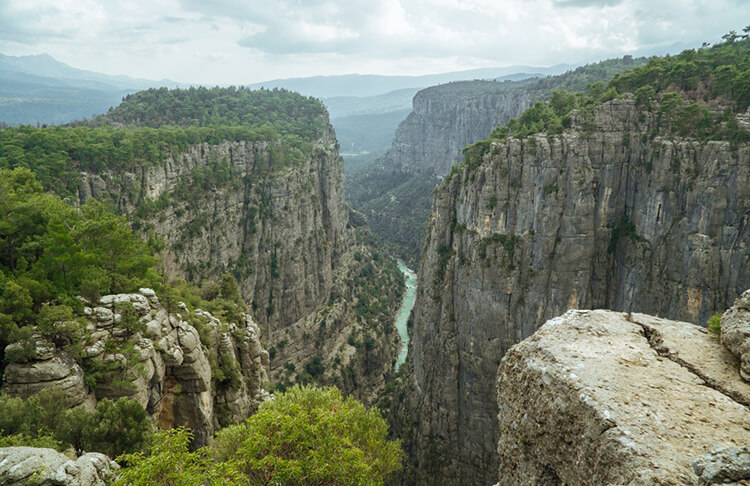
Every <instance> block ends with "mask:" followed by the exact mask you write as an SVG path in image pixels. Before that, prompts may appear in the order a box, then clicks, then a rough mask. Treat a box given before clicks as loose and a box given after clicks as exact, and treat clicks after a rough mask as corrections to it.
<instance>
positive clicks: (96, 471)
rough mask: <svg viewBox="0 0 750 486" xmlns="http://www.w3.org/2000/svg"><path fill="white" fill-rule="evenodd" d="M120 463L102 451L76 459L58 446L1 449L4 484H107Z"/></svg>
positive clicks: (0, 481) (0, 470) (0, 476)
mask: <svg viewBox="0 0 750 486" xmlns="http://www.w3.org/2000/svg"><path fill="white" fill-rule="evenodd" d="M117 469H119V466H118V465H117V463H116V462H114V461H113V460H111V459H110V458H109V457H107V456H105V455H104V454H100V453H98V452H92V453H88V454H84V455H82V456H81V457H79V458H78V459H76V460H72V459H70V458H69V457H68V456H66V455H64V454H61V453H59V452H57V451H56V450H54V449H43V448H37V447H2V448H0V485H4V486H15V485H32V484H33V485H35V486H53V485H54V486H104V485H105V484H107V482H108V479H110V478H111V477H112V475H113V473H114V472H115V471H117Z"/></svg>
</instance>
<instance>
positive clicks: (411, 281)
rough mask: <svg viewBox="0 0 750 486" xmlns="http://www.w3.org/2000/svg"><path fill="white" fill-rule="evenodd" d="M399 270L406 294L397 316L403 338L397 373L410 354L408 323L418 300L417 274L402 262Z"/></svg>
mask: <svg viewBox="0 0 750 486" xmlns="http://www.w3.org/2000/svg"><path fill="white" fill-rule="evenodd" d="M398 269H399V270H401V273H403V274H404V278H405V279H406V292H405V293H404V300H402V301H401V307H400V308H399V310H398V314H397V315H396V330H397V331H398V335H399V337H400V338H401V351H399V353H398V358H396V371H398V369H399V368H400V367H401V365H402V364H404V362H406V355H407V354H409V329H408V326H407V323H408V322H409V314H411V310H412V308H413V307H414V301H416V300H417V274H416V273H414V272H413V271H412V270H411V269H410V268H408V267H407V266H406V265H404V262H402V261H400V260H399V262H398Z"/></svg>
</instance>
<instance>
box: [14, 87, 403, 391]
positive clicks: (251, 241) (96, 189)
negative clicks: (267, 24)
mask: <svg viewBox="0 0 750 486" xmlns="http://www.w3.org/2000/svg"><path fill="white" fill-rule="evenodd" d="M89 125H93V127H92V126H87V125H83V126H77V127H67V128H58V129H49V130H36V131H35V130H33V129H22V130H16V131H12V132H9V133H5V134H4V135H5V140H4V142H5V143H4V146H5V150H4V151H3V152H2V153H1V154H0V156H4V159H0V160H5V161H6V163H8V164H9V165H11V166H13V165H14V164H23V163H28V162H27V160H28V157H31V156H30V155H29V153H30V152H31V150H30V149H29V148H28V147H29V145H32V147H36V150H37V151H39V152H43V156H42V159H43V160H44V161H45V164H44V167H39V168H37V173H38V174H40V175H39V177H40V178H41V179H42V180H43V182H45V184H46V185H47V186H48V187H50V188H53V189H54V190H55V191H57V192H59V193H61V194H63V195H70V197H71V199H73V200H76V201H78V202H80V203H83V202H84V201H86V200H87V199H89V198H91V197H94V198H97V199H104V200H108V201H110V202H111V203H112V204H113V205H114V206H115V207H116V208H118V210H119V211H121V212H122V213H124V214H126V215H128V217H129V218H130V219H132V220H133V222H134V223H133V224H134V227H135V228H137V229H139V230H140V231H141V232H142V233H143V235H144V237H148V236H149V235H151V236H156V237H158V238H159V239H160V240H161V241H162V242H163V251H162V255H161V256H162V261H163V266H164V271H165V272H166V274H167V275H168V276H170V277H172V278H184V279H186V280H188V281H190V282H193V283H195V284H201V283H210V282H211V281H217V280H218V279H219V277H220V276H221V275H222V274H224V273H230V274H232V275H233V276H234V277H235V278H236V279H237V281H238V283H239V287H240V291H241V294H242V296H243V297H244V299H245V301H246V302H247V303H248V304H249V305H250V306H251V311H252V314H253V316H254V318H255V319H256V320H257V321H258V322H259V324H261V326H262V327H264V329H265V334H264V339H265V340H266V343H267V345H268V346H271V347H272V348H273V349H276V350H277V352H278V350H280V349H282V350H283V349H286V351H285V352H278V355H276V356H272V360H271V369H270V372H271V378H272V380H273V381H276V382H278V383H279V384H280V386H282V387H283V386H286V385H287V384H289V383H290V382H294V381H300V382H306V381H316V382H319V383H324V382H325V383H335V384H339V385H340V386H341V387H342V388H343V389H344V390H345V391H347V392H350V393H354V394H355V395H357V396H358V397H360V398H364V399H367V398H369V397H370V396H371V395H372V394H373V393H375V392H376V391H377V389H378V388H379V387H381V386H382V385H383V383H384V380H385V377H386V376H387V375H388V374H390V373H391V370H392V363H393V360H394V359H395V356H396V352H397V339H398V338H397V336H396V334H395V333H391V328H392V325H391V322H390V321H391V318H392V315H393V314H394V313H395V309H396V307H397V305H398V298H399V296H400V291H401V288H402V285H403V284H402V283H401V282H402V279H401V277H400V274H399V272H398V269H397V268H396V266H395V263H394V262H392V261H391V260H390V259H387V258H385V257H381V256H380V255H378V254H377V252H376V251H374V249H373V247H372V246H371V245H370V243H368V238H369V236H368V231H367V228H366V226H362V225H361V224H359V223H358V221H357V218H356V217H354V218H353V219H352V220H351V221H350V214H349V209H348V208H347V207H346V205H345V204H344V201H343V167H342V161H341V158H340V157H339V155H338V144H337V142H336V138H335V134H334V133H333V130H332V128H331V126H330V124H329V123H328V119H327V114H326V112H325V109H324V107H323V106H322V105H321V104H320V102H319V101H317V100H313V99H311V98H304V97H302V96H300V95H297V94H293V93H290V92H286V91H280V90H274V91H249V90H244V89H239V90H235V89H233V88H230V89H218V88H217V89H213V90H208V89H205V88H199V89H190V90H176V91H169V90H166V89H161V90H149V91H145V92H142V93H138V94H136V95H131V96H129V97H128V98H126V100H125V102H124V103H123V104H122V105H120V106H119V107H118V108H116V109H114V110H112V111H110V113H108V114H107V115H106V116H103V117H100V118H97V119H96V120H94V121H93V122H92V123H91V124H89ZM21 147H23V149H25V150H26V152H22V153H20V154H19V153H18V152H16V151H15V150H14V148H21ZM23 149H22V150H23ZM59 159H62V160H59ZM71 180H72V181H74V183H73V184H72V186H73V187H70V186H71V183H70V181H71ZM75 181H77V182H75ZM360 274H366V275H367V278H360V279H357V277H359V276H360ZM327 316H330V318H328V317H327ZM327 319H328V320H327ZM328 321H330V323H331V325H329V326H327V325H326V324H325V323H326V322H328ZM311 335H315V336H316V337H317V338H318V339H317V340H313V339H310V338H309V337H310V336H311ZM342 335H343V336H350V335H351V336H352V337H351V340H350V341H351V342H350V341H349V340H347V339H346V338H343V339H339V338H340V336H342ZM339 341H341V342H339ZM334 342H336V345H335V346H334V345H333V343H334ZM364 342H367V343H370V344H369V345H368V346H367V347H366V349H365V346H364V345H363V346H355V345H356V344H358V343H364ZM285 345H286V346H285ZM323 345H325V346H323ZM292 350H294V352H292ZM272 354H274V353H273V352H272ZM310 363H312V364H313V365H314V366H313V365H311V366H306V365H309V364H310ZM307 368H309V369H310V370H312V371H313V372H309V371H307ZM306 371H307V372H306ZM352 375H353V377H352Z"/></svg>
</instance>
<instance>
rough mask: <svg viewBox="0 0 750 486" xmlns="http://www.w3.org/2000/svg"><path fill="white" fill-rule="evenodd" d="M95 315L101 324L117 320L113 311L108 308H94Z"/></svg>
mask: <svg viewBox="0 0 750 486" xmlns="http://www.w3.org/2000/svg"><path fill="white" fill-rule="evenodd" d="M93 313H94V316H95V317H96V319H97V320H98V321H99V322H105V323H111V322H113V321H114V318H115V316H114V314H113V313H112V310H111V309H108V308H106V307H94V309H93Z"/></svg>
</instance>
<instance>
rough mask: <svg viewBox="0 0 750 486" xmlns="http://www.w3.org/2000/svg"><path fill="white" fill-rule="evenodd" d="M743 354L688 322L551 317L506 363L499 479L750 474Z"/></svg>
mask: <svg viewBox="0 0 750 486" xmlns="http://www.w3.org/2000/svg"><path fill="white" fill-rule="evenodd" d="M737 361H738V360H737V359H736V358H735V357H734V356H733V355H732V354H731V353H730V352H729V351H727V350H726V349H725V348H724V347H722V346H721V344H720V343H719V340H718V339H717V338H716V337H715V336H711V335H709V334H708V333H707V332H706V330H705V329H703V328H700V327H698V326H696V325H694V324H690V323H686V322H675V321H668V320H664V319H659V318H656V317H651V316H648V315H645V314H636V313H632V314H627V313H616V312H611V311H577V310H571V311H568V312H567V313H565V314H564V315H563V316H561V317H558V318H554V319H552V320H550V321H548V322H547V323H546V324H545V325H544V326H542V327H541V328H540V329H539V330H538V331H536V332H535V333H534V334H533V335H532V336H531V337H529V338H527V339H526V340H524V341H523V342H521V343H520V344H518V345H516V346H514V347H513V348H511V350H510V351H508V353H507V354H506V355H505V357H504V358H503V360H502V364H501V366H500V368H499V371H498V379H497V400H498V410H499V414H498V422H499V424H498V425H499V435H498V446H497V451H498V457H499V473H498V480H499V484H501V485H516V484H538V485H553V484H555V485H556V484H580V485H600V484H621V485H641V484H642V485H647V484H680V485H698V484H714V483H721V482H724V480H734V481H736V480H739V479H747V478H748V476H747V475H746V474H750V471H747V464H746V463H747V457H745V456H747V451H744V452H743V451H742V450H741V448H742V447H743V446H746V445H747V444H748V443H750V384H748V383H746V382H745V381H743V380H742V379H741V378H740V377H739V375H738V374H737V371H736V369H737V366H738V362H737ZM743 457H745V459H744V460H743V459H742V458H743ZM743 468H744V469H743ZM743 471H744V472H743Z"/></svg>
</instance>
